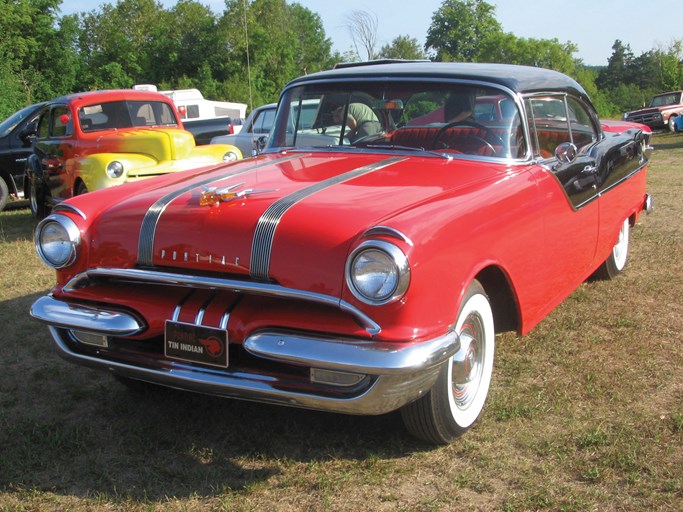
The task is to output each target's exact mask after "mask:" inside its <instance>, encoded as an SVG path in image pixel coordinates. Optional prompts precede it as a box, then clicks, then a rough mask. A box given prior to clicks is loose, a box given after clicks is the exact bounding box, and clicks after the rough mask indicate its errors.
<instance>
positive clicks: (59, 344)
mask: <svg viewBox="0 0 683 512" xmlns="http://www.w3.org/2000/svg"><path fill="white" fill-rule="evenodd" d="M31 315H32V316H33V317H34V318H36V319H37V320H39V321H41V322H44V323H46V324H48V326H49V329H50V333H51V334H52V337H53V339H54V341H55V344H56V348H57V351H58V353H59V355H60V356H62V357H63V358H64V359H66V360H68V361H72V362H74V363H78V364H81V365H84V366H88V367H92V368H100V369H108V370H110V371H112V372H114V373H116V374H117V375H120V376H123V377H128V378H131V379H137V380H141V381H147V382H154V383H157V384H161V385H165V386H169V387H173V388H179V389H185V390H188V391H195V392H199V393H204V394H210V395H219V396H224V397H230V398H236V399H243V400H252V401H258V402H267V403H275V404H281V405H288V406H294V407H303V408H308V409H317V410H324V411H330V412H340V413H346V414H367V415H373V414H383V413H386V412H390V411H393V410H395V409H398V408H399V407H401V406H403V405H405V404H406V403H408V402H410V401H412V400H415V399H416V398H419V397H420V396H421V395H422V394H424V393H426V392H427V391H429V389H430V388H431V387H432V385H433V383H434V381H435V379H436V377H437V374H438V371H439V369H440V367H441V365H442V364H444V363H445V361H446V360H447V359H448V358H450V357H451V356H452V355H453V354H455V353H456V352H457V351H458V350H459V348H460V340H459V338H458V335H457V334H456V333H455V332H449V333H447V334H446V335H444V336H441V337H438V338H435V339H433V340H429V341H425V342H421V343H388V342H380V341H372V340H355V339H338V338H333V337H323V336H311V335H303V334H296V333H291V332H286V333H285V332H276V331H259V332H257V333H254V334H252V335H250V336H249V337H248V338H247V339H246V340H244V343H243V344H242V346H243V348H244V350H245V351H246V352H247V353H248V354H249V355H250V356H252V357H254V358H255V359H254V360H256V361H258V360H263V361H264V363H265V362H266V361H272V362H275V363H279V364H284V365H288V366H291V367H296V368H307V369H310V370H309V371H310V375H311V380H310V382H308V381H306V383H302V381H301V380H300V379H299V380H293V379H290V378H289V377H287V376H286V375H280V374H275V373H268V372H265V371H263V370H260V369H258V370H260V371H257V369H251V370H250V369H248V368H244V367H237V368H231V367H228V368H227V369H216V368H208V367H204V366H201V365H196V364H188V363H182V362H177V361H172V360H169V359H165V358H163V357H158V356H154V355H147V354H142V353H135V354H134V355H131V354H126V356H125V357H117V355H116V354H114V353H111V352H109V351H108V350H106V349H97V348H96V347H92V346H90V345H86V344H83V343H82V342H80V341H79V340H78V339H77V338H76V336H74V331H76V332H78V331H81V332H86V333H93V334H98V335H103V336H118V337H123V338H125V337H126V336H129V335H132V334H135V333H137V332H139V331H140V330H142V329H143V328H144V326H143V325H142V324H141V322H140V321H139V320H137V319H136V318H134V317H133V316H131V315H128V314H126V313H121V312H115V311H108V310H104V309H101V308H93V307H82V306H73V305H69V304H67V303H65V302H62V301H59V300H56V299H55V298H53V297H51V296H46V297H42V298H40V299H38V300H37V301H36V302H35V303H34V304H33V306H32V308H31ZM320 372H322V373H320ZM316 374H320V375H323V374H324V375H341V376H344V375H352V376H355V377H357V378H354V383H355V384H354V385H353V386H351V387H350V386H345V385H341V386H337V385H335V384H333V383H329V382H323V381H321V380H320V379H314V377H313V376H314V375H316Z"/></svg>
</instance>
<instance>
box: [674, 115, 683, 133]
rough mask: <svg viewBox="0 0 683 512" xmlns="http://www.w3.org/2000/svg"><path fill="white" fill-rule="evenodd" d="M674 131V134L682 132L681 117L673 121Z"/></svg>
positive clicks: (682, 121)
mask: <svg viewBox="0 0 683 512" xmlns="http://www.w3.org/2000/svg"><path fill="white" fill-rule="evenodd" d="M674 131H675V132H676V133H680V132H683V116H678V117H676V119H675V120H674Z"/></svg>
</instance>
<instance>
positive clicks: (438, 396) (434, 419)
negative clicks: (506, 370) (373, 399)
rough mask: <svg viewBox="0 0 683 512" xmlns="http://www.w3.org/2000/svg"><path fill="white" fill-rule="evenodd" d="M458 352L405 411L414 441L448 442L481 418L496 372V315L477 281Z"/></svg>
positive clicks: (468, 296)
mask: <svg viewBox="0 0 683 512" xmlns="http://www.w3.org/2000/svg"><path fill="white" fill-rule="evenodd" d="M455 329H456V332H457V333H458V334H459V335H460V350H459V351H458V352H456V353H455V354H454V355H453V356H452V357H451V358H450V359H448V361H446V362H445V363H444V364H443V365H442V367H441V370H440V371H439V376H438V377H437V379H436V382H435V383H434V386H433V387H432V389H431V390H430V391H429V392H428V393H427V394H426V395H424V396H422V397H421V398H418V399H417V400H416V401H414V402H411V403H409V404H407V405H405V406H403V408H402V409H401V416H402V417H403V423H404V424H405V426H406V428H407V429H408V431H409V432H410V433H411V434H413V435H414V436H416V437H419V438H421V439H424V440H425V441H427V442H430V443H434V444H447V443H450V442H452V441H454V440H455V439H456V438H458V437H459V436H460V435H462V434H464V433H465V432H466V431H467V430H468V429H469V428H470V427H471V426H472V424H473V423H474V421H475V420H476V419H477V418H478V417H479V414H480V413H481V410H482V408H483V407H484V402H485V401H486V396H487V395H488V391H489V385H490V384H491V375H492V372H493V351H494V345H495V331H494V326H493V311H492V310H491V305H490V302H489V299H488V297H487V296H486V292H484V289H483V287H482V286H481V284H479V282H478V281H473V282H472V284H470V286H469V288H468V289H467V292H466V293H465V296H464V298H463V303H462V306H461V307H460V311H459V312H458V319H457V321H456V323H455Z"/></svg>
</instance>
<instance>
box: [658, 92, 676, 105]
mask: <svg viewBox="0 0 683 512" xmlns="http://www.w3.org/2000/svg"><path fill="white" fill-rule="evenodd" d="M680 102H681V93H680V92H672V93H669V94H662V95H661V96H655V97H654V98H652V102H651V103H650V106H651V107H663V106H664V105H677V104H678V103H680Z"/></svg>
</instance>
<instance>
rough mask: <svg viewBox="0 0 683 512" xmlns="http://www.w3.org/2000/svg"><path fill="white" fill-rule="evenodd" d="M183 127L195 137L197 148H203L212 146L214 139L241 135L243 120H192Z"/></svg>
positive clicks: (215, 118) (218, 118)
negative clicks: (236, 134)
mask: <svg viewBox="0 0 683 512" xmlns="http://www.w3.org/2000/svg"><path fill="white" fill-rule="evenodd" d="M183 127H184V128H185V129H186V130H187V131H188V132H190V133H191V134H192V135H193V136H194V142H195V144H197V146H203V145H205V144H210V143H211V140H212V139H213V138H214V137H219V136H221V135H232V134H234V133H239V131H240V129H241V128H242V120H241V119H233V118H231V117H214V118H213V119H192V120H189V121H188V120H186V121H183ZM247 156H249V153H247Z"/></svg>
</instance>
